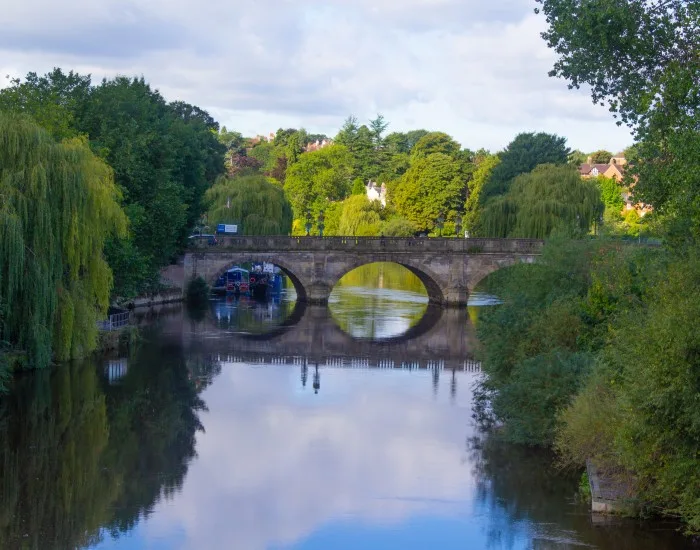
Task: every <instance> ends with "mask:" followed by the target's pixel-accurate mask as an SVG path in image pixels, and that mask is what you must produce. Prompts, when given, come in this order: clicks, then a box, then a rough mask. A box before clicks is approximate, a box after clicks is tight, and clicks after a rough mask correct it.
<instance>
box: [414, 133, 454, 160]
mask: <svg viewBox="0 0 700 550" xmlns="http://www.w3.org/2000/svg"><path fill="white" fill-rule="evenodd" d="M461 148H462V147H461V145H460V144H459V143H457V142H456V141H455V140H454V139H452V138H451V137H450V136H448V135H447V134H446V133H444V132H430V133H428V134H425V135H424V136H423V137H421V138H420V139H419V140H418V141H417V142H416V144H415V145H414V146H413V148H412V149H411V162H415V161H416V160H418V159H422V158H425V157H427V156H428V155H432V154H433V153H442V154H443V155H447V156H455V155H457V154H458V153H459V152H460V150H461Z"/></svg>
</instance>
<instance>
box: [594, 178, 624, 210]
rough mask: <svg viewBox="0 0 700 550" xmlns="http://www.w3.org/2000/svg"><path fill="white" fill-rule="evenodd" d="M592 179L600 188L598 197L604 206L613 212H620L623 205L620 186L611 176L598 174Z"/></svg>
mask: <svg viewBox="0 0 700 550" xmlns="http://www.w3.org/2000/svg"><path fill="white" fill-rule="evenodd" d="M593 181H594V182H595V183H596V184H597V185H598V188H599V189H600V198H601V200H602V201H603V204H604V205H605V208H610V210H612V211H614V212H618V213H620V212H622V209H623V208H624V207H625V201H624V200H623V199H622V191H623V188H622V186H621V185H620V184H619V183H618V182H617V181H615V180H614V179H612V178H606V177H605V176H598V177H597V178H594V179H593Z"/></svg>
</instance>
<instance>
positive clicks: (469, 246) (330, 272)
mask: <svg viewBox="0 0 700 550" xmlns="http://www.w3.org/2000/svg"><path fill="white" fill-rule="evenodd" d="M543 244H544V242H543V241H540V240H534V239H454V238H452V239H450V238H427V237H424V238H417V237H407V238H404V237H282V236H273V237H224V238H221V239H220V240H219V241H218V242H217V243H216V244H215V245H209V244H208V243H207V242H206V241H204V240H202V241H201V242H198V243H194V244H193V246H192V247H191V248H190V249H189V250H188V251H187V253H186V254H185V262H184V284H187V282H189V281H190V280H191V279H193V278H194V277H202V278H204V279H205V280H206V281H207V282H208V283H209V284H213V283H214V282H215V281H216V279H217V278H218V277H219V276H221V275H222V274H223V273H224V272H225V271H226V270H227V269H230V268H231V266H233V265H236V264H241V263H244V262H270V263H273V264H275V265H277V266H278V267H279V268H280V269H282V270H283V271H284V272H285V274H286V275H287V276H288V277H289V278H290V280H291V281H292V283H293V284H294V287H295V289H296V292H297V299H298V300H299V301H302V302H308V303H313V304H325V303H327V302H328V297H329V296H330V293H331V291H332V290H333V287H334V286H335V285H336V283H337V282H338V281H339V280H340V279H341V278H342V277H343V275H345V274H346V273H348V272H349V271H352V270H353V269H355V268H357V267H360V266H362V265H365V264H370V263H374V262H393V263H397V264H399V265H402V266H404V267H405V268H407V269H408V270H409V271H411V272H413V273H415V274H416V275H417V276H418V278H419V279H420V280H421V281H422V283H423V285H424V286H425V288H426V290H427V292H428V298H429V300H430V303H432V304H439V305H446V306H461V305H465V304H466V303H467V299H468V297H469V293H470V292H471V291H472V290H473V289H474V288H475V287H476V285H477V284H478V283H479V281H481V280H482V279H483V278H484V277H486V276H487V275H489V274H490V273H493V272H494V271H496V270H498V269H500V268H502V267H506V266H510V265H513V264H515V263H518V262H528V263H530V262H533V261H534V260H535V259H536V258H537V256H539V255H540V254H541V251H542V246H543Z"/></svg>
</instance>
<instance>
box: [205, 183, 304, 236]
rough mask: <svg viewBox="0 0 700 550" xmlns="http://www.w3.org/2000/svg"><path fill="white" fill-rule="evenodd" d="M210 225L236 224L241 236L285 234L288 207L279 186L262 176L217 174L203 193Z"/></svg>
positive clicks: (289, 223)
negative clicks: (218, 176)
mask: <svg viewBox="0 0 700 550" xmlns="http://www.w3.org/2000/svg"><path fill="white" fill-rule="evenodd" d="M205 201H206V202H207V204H208V205H209V209H208V213H207V216H208V221H209V224H210V226H213V227H214V226H216V224H219V223H230V224H234V223H237V224H239V225H240V228H239V232H240V233H241V234H243V235H288V234H289V233H290V232H291V230H292V207H291V205H290V203H289V201H288V200H287V197H286V196H285V194H284V191H283V190H282V188H281V187H280V186H278V185H275V184H273V183H270V182H268V181H267V179H266V178H265V177H264V176H246V177H239V178H233V179H228V178H225V177H220V178H219V179H217V180H216V183H215V184H214V185H213V186H212V187H211V188H210V189H209V190H208V191H207V192H206V194H205Z"/></svg>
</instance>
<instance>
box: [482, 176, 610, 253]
mask: <svg viewBox="0 0 700 550" xmlns="http://www.w3.org/2000/svg"><path fill="white" fill-rule="evenodd" d="M602 211H603V203H602V202H601V200H600V190H599V189H598V187H597V186H596V184H595V183H593V182H592V181H589V180H583V179H581V177H580V176H579V174H578V171H577V170H576V168H574V167H573V166H567V165H553V164H543V165H541V166H538V167H537V168H535V169H534V170H533V171H532V172H529V173H528V174H523V175H520V176H518V177H517V178H515V179H514V180H513V184H512V185H511V187H510V189H509V191H508V192H507V193H506V194H505V195H503V196H500V197H496V198H494V199H491V200H490V201H489V202H488V203H487V204H486V207H485V208H484V211H483V213H482V216H481V220H482V227H483V231H484V233H485V235H486V236H489V237H516V238H533V239H545V238H547V237H549V236H550V235H551V234H552V231H554V230H555V229H561V230H564V231H566V232H568V233H569V234H571V235H572V236H577V235H578V236H580V235H585V234H586V233H588V231H589V230H590V229H591V227H592V226H593V223H594V222H595V221H596V220H597V219H598V218H599V217H600V215H601V214H602Z"/></svg>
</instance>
